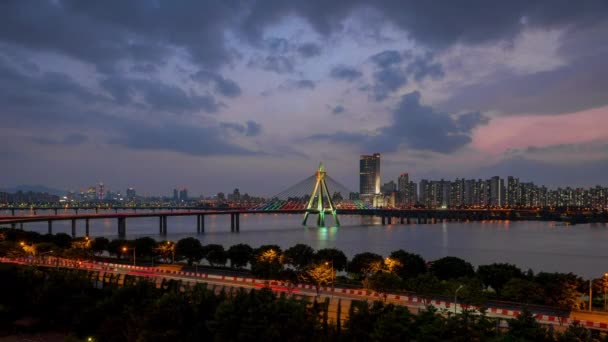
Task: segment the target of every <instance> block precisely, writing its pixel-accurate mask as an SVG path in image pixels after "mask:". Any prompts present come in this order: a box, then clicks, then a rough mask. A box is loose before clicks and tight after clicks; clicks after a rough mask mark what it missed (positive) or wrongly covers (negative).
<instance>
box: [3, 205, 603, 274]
mask: <svg viewBox="0 0 608 342" xmlns="http://www.w3.org/2000/svg"><path fill="white" fill-rule="evenodd" d="M61 212H62V211H60V213H61ZM119 212H120V211H119ZM138 212H139V211H138ZM18 213H20V214H22V215H31V214H32V213H30V212H29V211H23V212H18ZM51 213H52V212H44V211H41V210H39V211H38V214H39V215H45V214H47V215H48V214H51ZM65 213H71V212H70V211H67V212H65ZM0 215H10V212H2V211H0ZM311 219H312V220H309V223H310V224H314V222H316V221H315V220H314V219H315V217H314V216H313V217H311ZM340 221H341V223H342V225H341V226H340V227H328V228H316V227H312V226H309V227H307V228H306V227H302V226H301V222H302V216H301V215H276V216H274V215H266V214H250V215H242V216H241V218H240V227H241V231H240V233H231V232H230V217H229V215H209V216H207V217H206V219H205V234H203V235H200V236H198V237H199V239H200V240H201V241H202V243H203V244H210V243H219V244H222V245H224V246H225V247H228V246H230V245H234V244H237V243H247V244H250V245H251V246H254V247H257V246H260V245H263V244H278V245H280V246H281V247H283V248H287V247H290V246H293V245H295V244H297V243H304V244H307V245H310V246H311V247H313V248H315V249H320V248H332V247H335V248H338V249H341V250H343V251H344V252H345V253H346V254H347V255H348V256H349V257H350V256H352V255H354V254H356V253H361V252H365V251H369V252H375V253H379V254H382V255H383V256H388V254H390V252H391V251H394V250H397V249H405V250H407V251H411V252H414V253H418V254H420V255H422V256H423V257H424V258H425V259H427V260H434V259H437V258H440V257H443V256H448V255H450V256H457V257H461V258H463V259H466V260H468V261H470V262H472V263H473V264H475V265H479V264H487V263H492V262H509V263H513V264H516V265H518V266H519V267H521V268H524V269H527V268H532V269H533V270H535V271H540V270H543V271H560V272H574V273H576V274H579V275H581V276H585V277H590V276H593V277H599V276H601V275H603V274H604V273H605V272H607V271H608V263H607V262H606V261H608V249H606V248H605V245H606V242H608V229H607V226H606V225H605V224H580V225H575V226H559V225H555V224H552V223H551V222H539V221H510V222H509V221H482V222H468V223H467V222H444V223H436V224H414V223H412V224H403V225H402V224H398V223H397V221H396V220H395V221H394V222H395V223H393V224H391V225H386V226H382V225H381V221H380V219H379V218H372V217H359V216H352V215H345V216H341V217H340ZM90 223H91V226H90V231H91V235H92V236H107V237H116V234H117V222H116V219H100V220H91V221H90ZM167 227H168V233H169V235H168V236H167V238H168V239H171V240H177V239H181V238H183V237H187V236H196V234H195V232H196V217H195V216H184V217H169V218H168V225H167ZM25 229H26V230H32V231H38V232H41V233H46V230H47V225H46V223H44V222H41V223H31V224H26V225H25ZM53 230H54V232H64V233H69V232H70V231H71V224H70V222H69V221H58V222H54V223H53ZM77 234H79V235H83V234H84V220H82V221H77ZM138 236H151V237H154V238H156V239H158V240H160V239H164V238H165V237H161V236H160V235H158V218H156V217H150V218H136V219H127V237H128V238H134V237H138Z"/></svg>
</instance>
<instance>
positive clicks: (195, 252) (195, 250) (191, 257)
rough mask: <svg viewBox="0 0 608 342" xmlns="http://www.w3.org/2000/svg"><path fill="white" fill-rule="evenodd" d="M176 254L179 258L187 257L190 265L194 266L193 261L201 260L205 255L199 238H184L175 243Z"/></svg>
mask: <svg viewBox="0 0 608 342" xmlns="http://www.w3.org/2000/svg"><path fill="white" fill-rule="evenodd" d="M175 255H176V257H177V258H178V259H186V260H187V261H188V265H189V266H192V263H193V262H195V261H199V260H201V258H202V257H203V246H202V245H201V242H200V241H199V240H198V239H195V238H193V237H189V238H184V239H181V240H179V241H178V242H177V244H176V245H175Z"/></svg>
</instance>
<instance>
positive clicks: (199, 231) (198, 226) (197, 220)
mask: <svg viewBox="0 0 608 342" xmlns="http://www.w3.org/2000/svg"><path fill="white" fill-rule="evenodd" d="M200 233H201V215H196V234H200Z"/></svg>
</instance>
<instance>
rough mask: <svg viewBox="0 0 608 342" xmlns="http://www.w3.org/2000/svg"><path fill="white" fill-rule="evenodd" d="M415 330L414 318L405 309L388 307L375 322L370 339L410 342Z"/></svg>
mask: <svg viewBox="0 0 608 342" xmlns="http://www.w3.org/2000/svg"><path fill="white" fill-rule="evenodd" d="M393 276H395V275H393ZM416 330H417V327H416V326H415V325H414V316H413V315H412V314H411V313H410V312H409V311H408V309H407V308H406V307H403V306H389V307H387V309H386V311H385V312H383V314H382V315H381V316H380V317H379V318H378V320H377V321H376V322H375V324H374V330H373V331H372V332H371V334H370V338H371V340H372V341H395V342H399V341H411V340H413V338H412V337H413V336H414V332H415V331H416Z"/></svg>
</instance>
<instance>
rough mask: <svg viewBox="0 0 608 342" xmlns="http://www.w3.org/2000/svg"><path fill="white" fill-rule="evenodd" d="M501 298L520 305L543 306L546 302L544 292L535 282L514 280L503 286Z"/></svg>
mask: <svg viewBox="0 0 608 342" xmlns="http://www.w3.org/2000/svg"><path fill="white" fill-rule="evenodd" d="M500 298H501V299H506V300H512V301H514V302H519V303H527V304H542V303H543V302H544V290H543V288H542V287H541V286H540V285H538V284H537V283H535V282H533V281H530V280H526V279H519V278H513V279H511V280H509V281H508V282H507V283H506V284H505V286H503V288H502V290H501V291H500Z"/></svg>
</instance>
